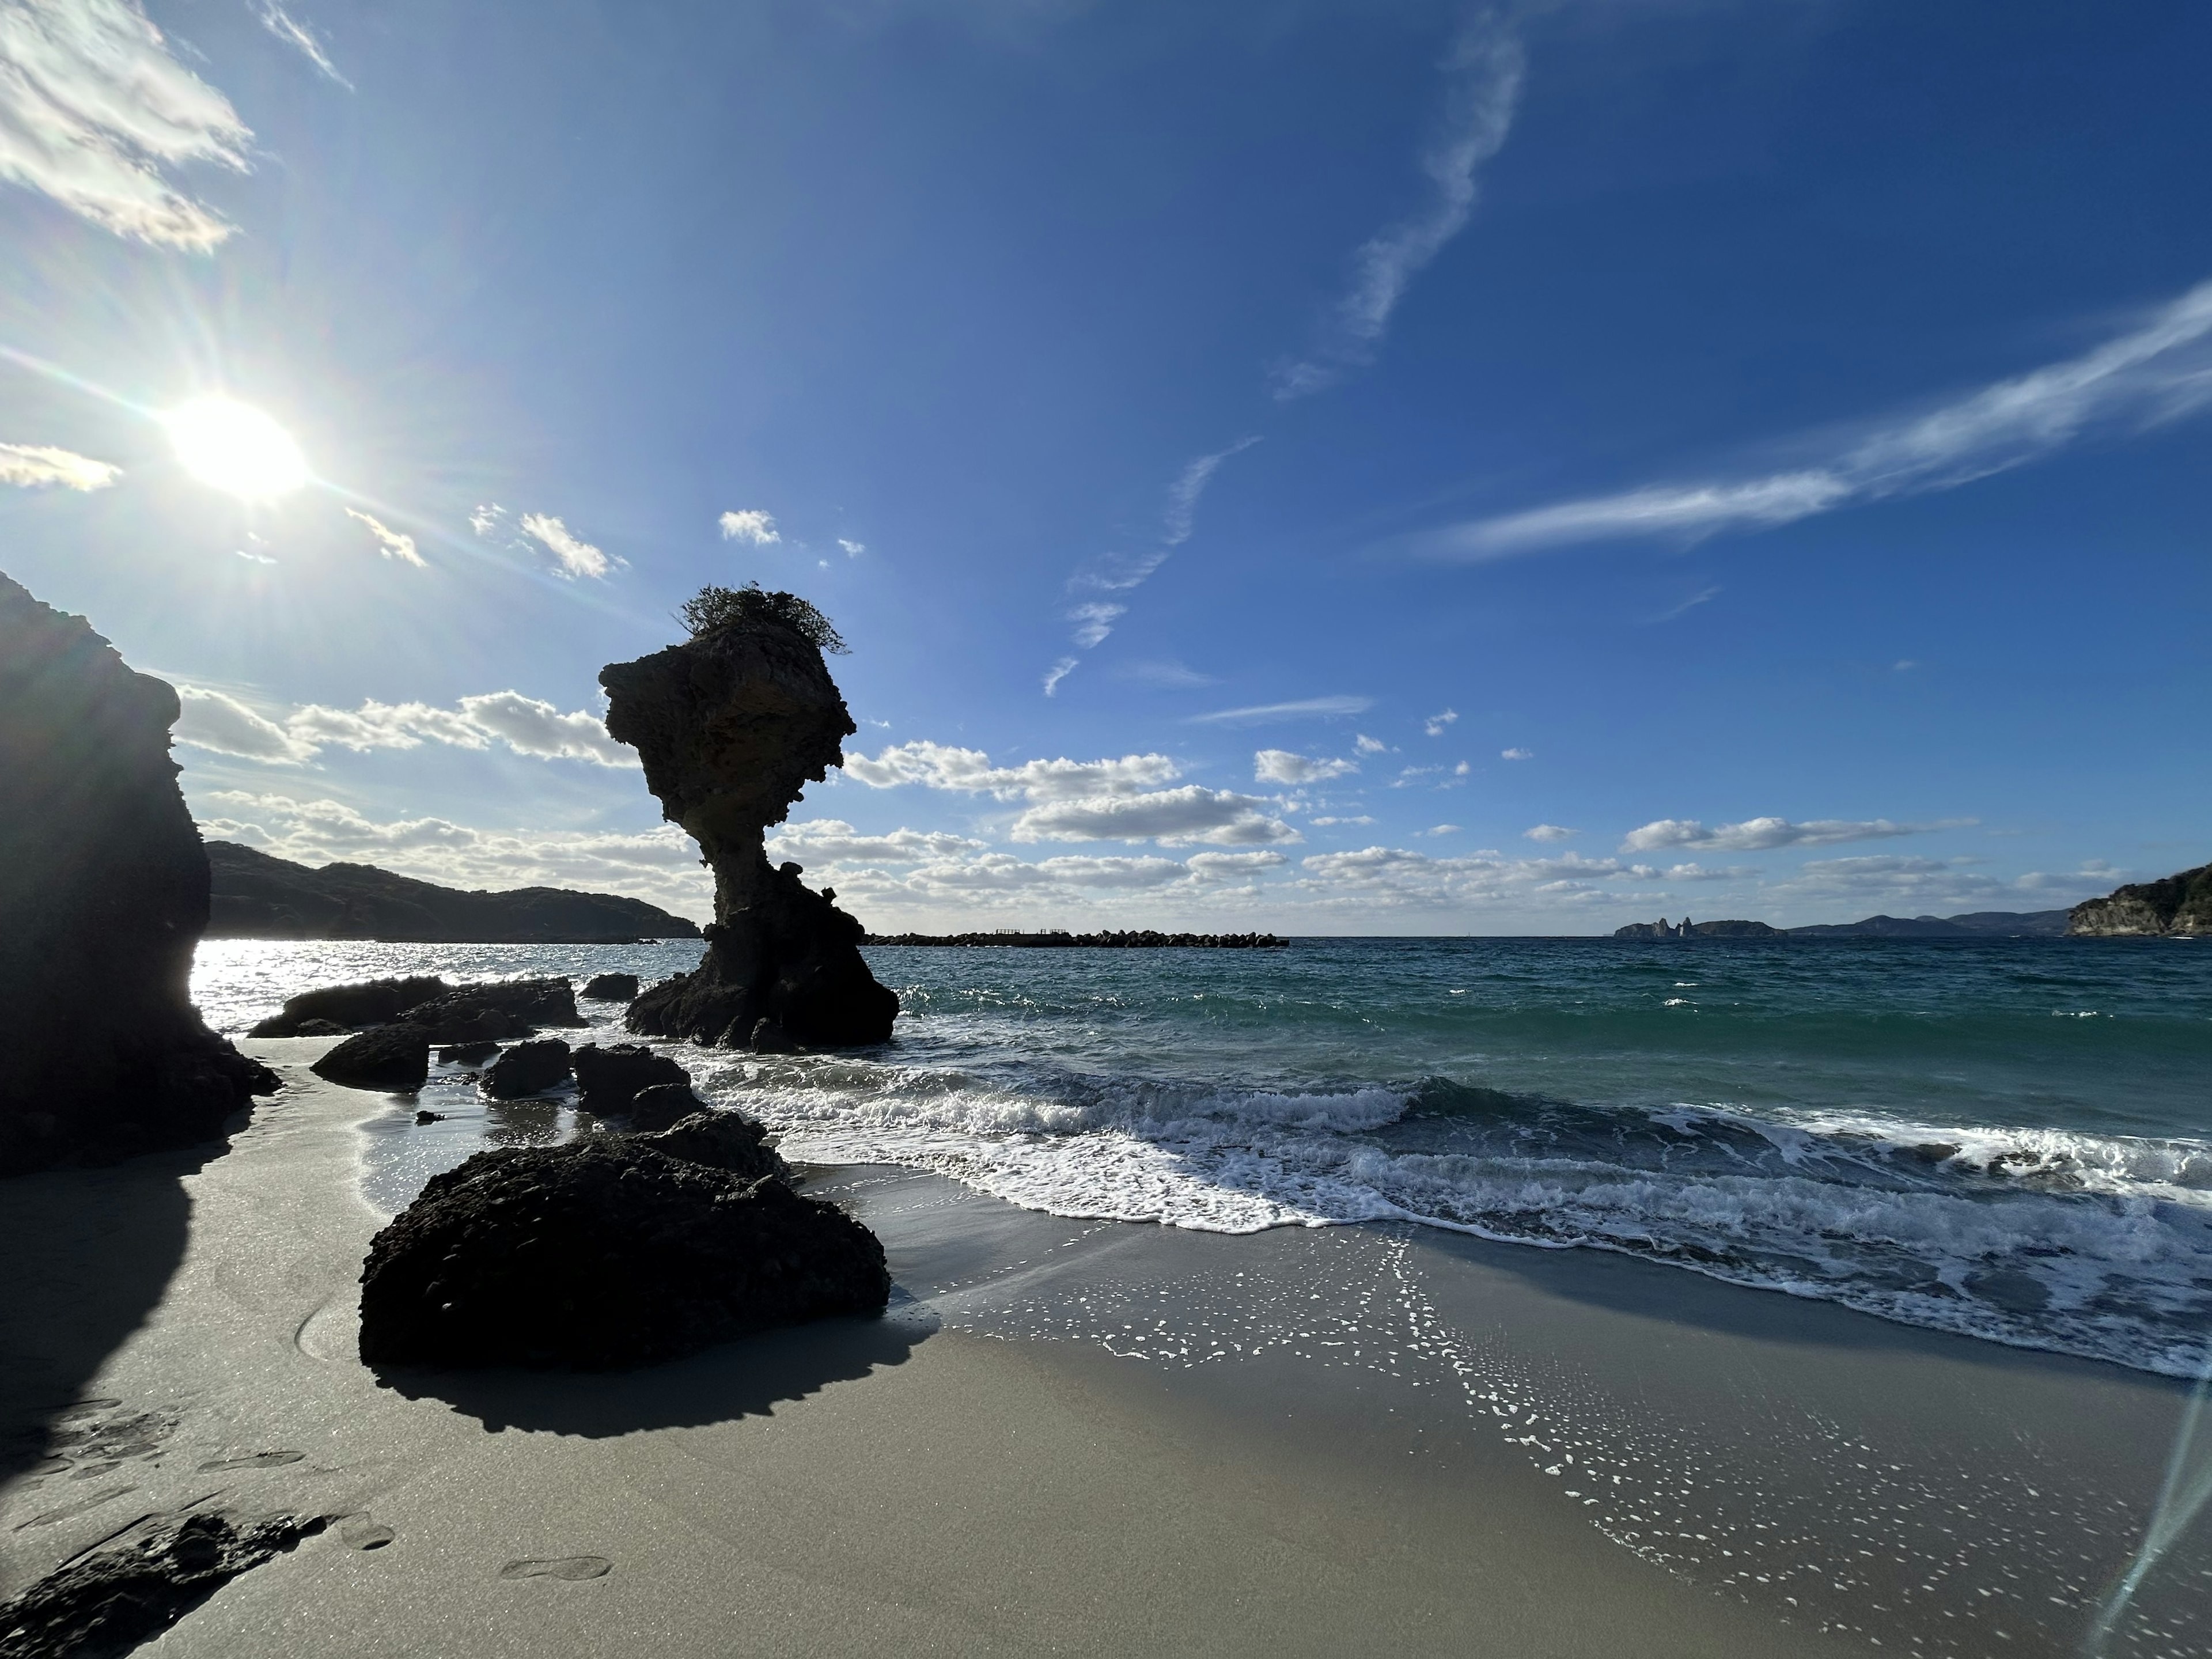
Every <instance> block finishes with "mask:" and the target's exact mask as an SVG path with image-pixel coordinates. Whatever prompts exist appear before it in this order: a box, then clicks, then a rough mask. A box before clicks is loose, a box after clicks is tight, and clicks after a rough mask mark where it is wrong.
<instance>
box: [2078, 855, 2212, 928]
mask: <svg viewBox="0 0 2212 1659" xmlns="http://www.w3.org/2000/svg"><path fill="white" fill-rule="evenodd" d="M2066 931H2067V932H2068V933H2074V934H2083V935H2088V936H2091V937H2100V936H2103V937H2109V936H2112V935H2116V934H2137V935H2148V936H2151V937H2154V938H2166V937H2173V938H2183V939H2202V938H2204V937H2207V936H2212V864H2203V865H2199V866H2197V868H2196V869H2194V870H2184V871H2183V872H2181V873H2180V874H2179V875H2174V876H2168V877H2166V879H2165V880H2163V881H2145V882H2136V883H2134V884H2130V885H2129V886H2126V887H2122V888H2118V889H2117V890H2114V891H2112V892H2111V893H2108V894H2107V895H2106V896H2104V897H2103V898H2096V899H2090V900H2088V901H2087V902H2084V903H2081V904H2077V905H2075V907H2074V909H2073V912H2072V914H2071V915H2069V917H2068V918H2067V923H2066Z"/></svg>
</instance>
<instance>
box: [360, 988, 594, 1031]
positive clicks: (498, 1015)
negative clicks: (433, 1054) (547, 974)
mask: <svg viewBox="0 0 2212 1659" xmlns="http://www.w3.org/2000/svg"><path fill="white" fill-rule="evenodd" d="M403 1018H405V1019H407V1020H408V1021H409V1022H410V1024H416V1025H421V1026H423V1027H426V1028H427V1029H428V1030H429V1032H430V1038H431V1041H432V1042H489V1041H491V1040H493V1039H495V1038H499V1037H518V1036H532V1035H534V1034H535V1033H536V1032H537V1031H538V1029H539V1028H540V1027H542V1026H546V1025H562V1026H572V1025H581V1024H584V1017H583V1016H582V1015H581V1014H579V1013H578V1012H576V993H575V991H574V987H571V986H570V985H569V983H568V981H567V980H566V979H565V978H560V977H555V978H548V979H510V980H494V981H487V982H486V983H484V984H481V985H463V986H460V987H457V988H455V989H453V990H450V991H448V992H447V993H446V994H444V995H442V996H440V997H435V998H433V999H432V1000H428V1001H427V1002H422V1003H418V1004H416V1005H415V1006H411V1007H410V1008H408V1009H406V1010H405V1011H404V1015H403Z"/></svg>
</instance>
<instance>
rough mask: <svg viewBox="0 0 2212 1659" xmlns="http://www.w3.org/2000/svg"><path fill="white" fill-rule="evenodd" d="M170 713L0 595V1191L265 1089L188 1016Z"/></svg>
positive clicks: (106, 654) (118, 1153)
mask: <svg viewBox="0 0 2212 1659" xmlns="http://www.w3.org/2000/svg"><path fill="white" fill-rule="evenodd" d="M177 714H178V704H177V694H176V693H175V692H174V691H173V690H171V689H170V688H169V687H168V686H167V684H163V683H162V682H161V681H160V680H157V679H155V678H151V677H150V676H149V675H145V674H139V673H134V672H133V671H131V669H130V668H128V667H126V666H125V665H124V661H123V659H122V658H121V657H120V656H119V655H118V654H117V653H116V652H115V651H114V650H113V648H112V647H110V646H109V645H108V643H107V641H106V640H104V639H102V638H100V635H97V634H95V633H94V632H93V631H92V627H91V624H90V623H87V622H86V621H85V620H84V618H83V617H72V616H69V615H66V614H64V612H61V611H56V610H53V609H52V608H51V607H50V606H47V605H42V604H40V602H39V601H38V600H37V599H33V598H32V597H31V595H30V594H29V593H28V592H26V591H25V590H24V589H23V588H22V587H21V586H19V585H18V584H16V583H15V582H13V581H11V580H9V579H8V578H7V577H5V576H0V788H4V790H5V792H6V797H7V799H6V801H5V804H4V810H0V1174H16V1173H20V1172H21V1171H23V1170H35V1169H42V1168H46V1167H47V1166H49V1165H52V1164H64V1163H73V1162H112V1161H113V1160H115V1159H117V1158H127V1157H130V1156H131V1155H133V1154H134V1153H137V1152H148V1151H151V1150H153V1149H155V1148H157V1147H164V1146H189V1145H191V1144H192V1143H194V1142H197V1141H201V1140H206V1139H211V1138H213V1137H214V1136H215V1134H216V1133H217V1131H218V1129H219V1127H220V1126H221V1125H222V1121H223V1120H224V1119H225V1118H227V1117H228V1116H229V1115H231V1114H232V1113H233V1112H234V1111H236V1110H237V1109H239V1108H240V1107H241V1106H243V1105H245V1104H246V1103H247V1102H248V1099H249V1097H250V1095H251V1094H264V1093H266V1092H268V1091H270V1090H271V1089H274V1088H275V1087H276V1079H275V1077H274V1076H273V1075H271V1074H270V1073H269V1071H268V1070H267V1069H266V1068H265V1067H264V1066H260V1065H259V1064H258V1063H257V1062H255V1061H253V1060H247V1059H246V1058H245V1057H244V1056H243V1055H241V1054H239V1053H238V1052H237V1051H236V1050H235V1049H234V1048H232V1047H231V1046H230V1044H229V1043H228V1042H224V1041H223V1040H222V1038H220V1037H218V1036H216V1035H215V1034H214V1033H212V1032H211V1031H210V1030H208V1029H207V1027H206V1026H205V1025H204V1024H201V1022H200V1018H199V1015H198V1013H197V1011H196V1010H194V1008H193V1007H192V1005H191V995H190V992H189V986H190V981H191V965H192V951H193V947H194V946H196V945H197V944H198V943H199V938H200V933H201V930H202V929H204V927H206V926H207V920H208V861H207V854H206V853H205V852H204V851H203V850H202V848H201V846H200V837H199V831H198V830H197V829H195V828H194V827H193V824H192V820H191V814H190V813H189V812H187V811H185V800H184V796H183V793H181V792H180V791H179V789H178V787H177V767H176V764H175V763H173V761H171V760H170V758H169V727H170V725H171V724H172V722H173V721H174V720H176V718H177Z"/></svg>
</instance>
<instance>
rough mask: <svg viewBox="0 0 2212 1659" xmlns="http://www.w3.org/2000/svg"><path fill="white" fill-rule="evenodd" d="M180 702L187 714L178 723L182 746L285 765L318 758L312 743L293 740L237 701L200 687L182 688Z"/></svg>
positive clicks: (287, 733) (289, 734) (178, 689)
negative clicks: (189, 745)
mask: <svg viewBox="0 0 2212 1659" xmlns="http://www.w3.org/2000/svg"><path fill="white" fill-rule="evenodd" d="M177 700H178V702H179V704H181V705H182V708H183V711H184V712H183V713H182V714H180V715H179V717H178V720H177V732H176V736H177V741H178V742H179V743H188V744H191V746H192V747H193V748H195V749H205V750H211V751H212V752H214V753H216V754H218V755H235V756H238V757H240V758H242V759H246V760H256V761H268V762H271V763H278V764H283V765H297V764H299V763H301V762H303V761H310V760H313V758H314V757H315V746H314V744H313V743H312V742H309V741H307V740H305V739H303V738H298V737H295V736H294V735H293V734H292V733H291V732H288V731H286V730H285V729H284V728H283V726H279V725H277V724H276V721H274V720H270V719H269V718H268V717H267V716H266V715H264V714H256V713H255V712H254V711H253V710H252V709H251V708H247V707H246V705H245V704H244V703H242V702H239V701H238V699H237V698H235V697H229V696H224V695H223V694H222V692H220V691H210V690H204V688H202V687H200V686H197V685H180V686H179V687H178V688H177Z"/></svg>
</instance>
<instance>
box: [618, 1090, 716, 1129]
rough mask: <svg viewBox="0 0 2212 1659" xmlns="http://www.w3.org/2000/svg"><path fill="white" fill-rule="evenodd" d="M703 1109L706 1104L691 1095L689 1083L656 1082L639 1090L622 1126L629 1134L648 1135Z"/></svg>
mask: <svg viewBox="0 0 2212 1659" xmlns="http://www.w3.org/2000/svg"><path fill="white" fill-rule="evenodd" d="M706 1109H707V1103H706V1102H705V1101H703V1100H702V1099H700V1098H699V1097H698V1096H696V1095H695V1094H693V1093H692V1092H691V1085H690V1084H689V1083H657V1084H655V1085H653V1087H651V1088H649V1089H640V1090H639V1091H637V1093H636V1094H635V1096H633V1097H631V1099H630V1103H629V1107H628V1108H627V1109H625V1110H624V1112H623V1114H622V1116H623V1127H626V1128H628V1129H629V1130H630V1131H631V1132H632V1133H639V1134H651V1133H655V1132H656V1131H659V1130H661V1129H666V1128H671V1127H674V1126H675V1125H677V1124H678V1123H680V1122H682V1121H684V1119H685V1118H687V1117H690V1115H692V1114H693V1113H694V1112H703V1111H705V1110H706Z"/></svg>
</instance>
